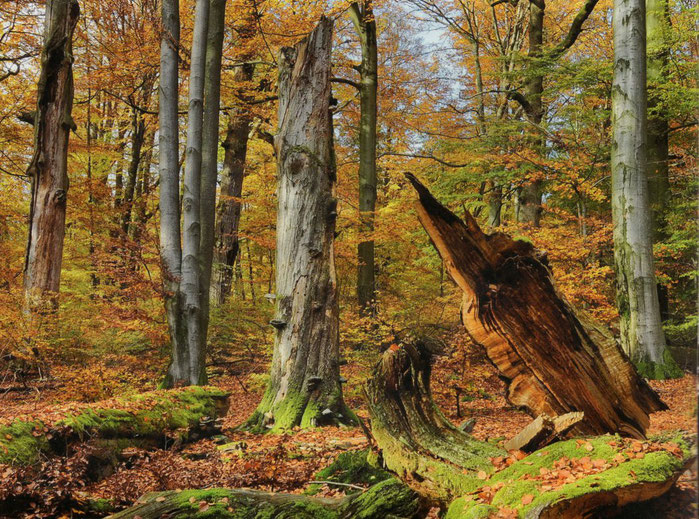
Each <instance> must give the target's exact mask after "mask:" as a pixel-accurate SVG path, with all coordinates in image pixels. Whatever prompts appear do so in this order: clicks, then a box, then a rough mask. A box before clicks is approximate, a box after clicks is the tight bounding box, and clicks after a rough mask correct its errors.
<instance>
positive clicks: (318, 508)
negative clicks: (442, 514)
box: [110, 478, 420, 519]
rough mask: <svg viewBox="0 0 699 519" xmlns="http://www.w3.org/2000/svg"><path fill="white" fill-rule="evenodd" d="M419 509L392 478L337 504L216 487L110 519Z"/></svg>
mask: <svg viewBox="0 0 699 519" xmlns="http://www.w3.org/2000/svg"><path fill="white" fill-rule="evenodd" d="M419 508H420V507H419V499H418V495H417V494H415V493H414V492H413V491H412V490H410V488H408V487H407V486H405V485H404V484H403V483H401V482H400V481H398V480H397V479H395V478H392V479H388V480H386V481H383V482H381V483H378V484H376V485H374V486H373V487H371V488H369V489H368V490H367V491H365V492H361V493H357V494H352V495H350V496H347V497H345V498H340V499H338V498H330V499H329V498H318V497H309V496H303V495H298V494H271V493H267V492H260V491H256V490H242V489H241V490H229V489H222V488H212V489H205V490H184V491H182V492H176V491H169V492H154V493H150V494H146V495H145V496H143V497H142V498H141V499H139V501H138V502H137V503H136V505H135V506H133V507H132V508H129V509H127V510H124V511H122V512H119V513H117V514H114V515H111V516H110V518H111V519H135V518H136V517H140V518H141V519H156V518H160V517H169V518H171V519H205V518H209V519H211V518H216V519H243V518H250V519H252V518H260V519H261V518H264V519H275V518H276V519H282V518H284V519H292V518H293V519H350V518H351V519H376V518H379V517H381V518H394V519H409V518H412V517H415V516H416V514H417V512H418V510H419Z"/></svg>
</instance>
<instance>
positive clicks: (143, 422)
mask: <svg viewBox="0 0 699 519" xmlns="http://www.w3.org/2000/svg"><path fill="white" fill-rule="evenodd" d="M227 410H228V393H226V392H225V391H222V390H220V389H216V388H213V387H187V388H182V389H174V390H170V391H162V390H160V391H152V392H148V393H141V394H138V395H133V396H130V397H127V398H118V399H114V400H113V401H110V402H103V403H100V404H96V405H94V406H91V407H88V408H85V409H82V410H80V411H76V412H71V413H68V414H67V415H66V416H65V417H64V418H62V419H60V420H57V421H55V422H54V423H46V422H45V421H44V420H40V419H32V418H26V419H16V420H14V421H13V422H12V423H10V424H9V425H6V426H4V427H0V463H5V464H9V465H29V464H32V463H34V462H36V461H37V460H38V458H39V456H40V455H42V454H45V455H48V454H61V455H62V454H65V453H66V451H67V449H68V447H69V445H70V444H72V443H76V442H80V441H85V440H87V439H95V438H100V439H132V440H134V441H136V442H138V443H141V444H142V443H143V442H144V441H145V442H151V443H153V444H154V445H159V446H161V447H166V446H172V445H173V444H178V443H181V442H183V441H187V440H191V439H196V438H198V437H202V436H205V435H210V434H215V433H216V432H217V425H216V422H215V419H216V417H221V416H224V415H225V414H226V412H227Z"/></svg>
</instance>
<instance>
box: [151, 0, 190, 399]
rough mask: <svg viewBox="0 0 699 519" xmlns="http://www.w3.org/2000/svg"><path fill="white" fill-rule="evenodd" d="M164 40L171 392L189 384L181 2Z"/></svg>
mask: <svg viewBox="0 0 699 519" xmlns="http://www.w3.org/2000/svg"><path fill="white" fill-rule="evenodd" d="M162 23H163V34H162V40H161V43H160V87H159V89H158V91H159V92H160V107H159V109H158V139H159V154H160V155H159V163H160V170H159V175H160V200H159V203H160V259H161V264H162V266H161V268H162V271H163V274H162V276H163V295H164V299H165V311H166V314H167V321H168V328H169V331H170V343H171V346H172V359H171V364H170V367H169V368H168V375H167V376H166V379H165V381H164V384H165V385H166V386H172V385H174V384H175V383H176V382H178V381H185V380H189V376H188V374H187V373H186V371H187V370H186V368H185V366H186V362H187V361H186V359H187V357H188V352H187V338H186V330H185V327H184V323H183V322H182V320H181V319H180V315H181V311H180V309H181V307H182V305H183V301H182V297H181V294H180V290H179V284H180V279H181V277H182V243H181V238H180V170H179V124H178V114H177V111H178V110H177V100H178V94H179V90H178V76H179V74H178V70H179V57H178V50H179V45H180V7H179V1H178V0H162Z"/></svg>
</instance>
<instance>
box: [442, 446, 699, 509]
mask: <svg viewBox="0 0 699 519" xmlns="http://www.w3.org/2000/svg"><path fill="white" fill-rule="evenodd" d="M690 456H691V454H690V447H689V445H688V444H687V443H686V442H685V441H684V440H683V439H682V437H681V436H680V435H674V436H665V437H658V438H655V439H654V440H652V441H649V442H640V441H637V440H629V439H622V438H620V437H619V436H612V435H605V436H599V437H595V438H590V439H585V440H582V439H574V440H568V441H563V442H558V443H555V444H553V445H550V446H548V447H545V448H544V449H541V450H539V451H537V452H534V453H533V454H531V455H529V456H527V457H526V458H524V459H522V460H520V461H518V462H516V463H514V464H512V465H511V466H509V467H507V468H506V469H504V470H501V471H500V472H497V473H495V474H493V475H492V477H490V479H488V480H487V481H486V482H481V485H480V486H479V488H478V489H476V490H475V491H473V492H471V493H470V494H468V495H466V496H463V497H460V498H459V499H456V500H455V501H454V502H453V503H452V504H451V505H450V507H449V510H448V512H447V516H446V517H447V519H475V518H479V517H488V515H489V514H490V513H492V512H493V511H497V510H500V509H508V510H514V511H516V512H517V514H518V516H519V517H526V516H527V514H528V512H530V511H532V510H534V509H536V510H543V509H545V508H549V507H551V506H554V505H557V504H560V503H562V502H565V501H569V500H574V499H576V498H578V497H581V496H584V495H589V494H595V493H600V492H611V491H616V490H619V489H622V488H625V487H628V486H632V485H637V484H643V483H662V482H665V481H668V480H670V479H671V478H672V477H673V475H674V474H676V472H677V471H678V470H680V469H681V468H682V467H683V465H684V464H685V462H686V461H687V459H688V458H689V457H690Z"/></svg>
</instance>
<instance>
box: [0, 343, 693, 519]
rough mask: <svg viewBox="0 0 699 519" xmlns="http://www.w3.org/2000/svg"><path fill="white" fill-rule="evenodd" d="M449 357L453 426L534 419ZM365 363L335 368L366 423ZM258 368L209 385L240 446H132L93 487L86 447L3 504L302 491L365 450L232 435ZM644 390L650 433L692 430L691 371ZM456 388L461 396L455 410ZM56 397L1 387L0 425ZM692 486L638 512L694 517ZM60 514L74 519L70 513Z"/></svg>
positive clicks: (359, 444) (470, 360)
mask: <svg viewBox="0 0 699 519" xmlns="http://www.w3.org/2000/svg"><path fill="white" fill-rule="evenodd" d="M455 352H456V353H453V354H452V355H448V356H445V357H441V358H440V359H439V360H438V361H437V363H436V365H435V369H434V373H433V378H432V380H433V392H434V397H435V400H436V401H437V403H438V404H439V405H440V407H441V409H442V410H443V412H444V414H445V415H446V416H447V417H448V418H449V419H451V420H452V421H453V422H454V423H455V424H457V425H458V424H459V423H461V422H462V421H463V420H465V419H468V418H475V420H476V424H475V428H474V429H473V435H474V436H475V437H476V438H478V439H480V440H487V439H494V438H501V439H507V438H510V437H512V436H513V435H514V434H516V433H517V432H518V431H519V430H520V429H521V428H522V427H523V426H525V425H526V424H527V423H528V422H529V421H530V420H531V418H530V417H529V416H528V415H526V414H525V413H523V412H521V411H518V410H517V409H515V408H514V407H512V406H510V405H509V404H508V403H507V402H506V401H505V399H504V384H503V383H502V381H500V379H499V378H498V376H497V373H496V371H495V369H494V368H493V367H492V366H491V365H490V364H489V363H488V362H487V360H486V359H485V358H484V357H483V355H482V354H481V353H479V352H477V351H473V350H469V349H468V348H466V349H464V348H459V349H456V350H455ZM355 357H356V358H355ZM367 358H368V356H367V355H364V356H362V355H361V354H358V355H356V356H355V355H351V356H350V359H349V362H348V363H347V364H346V365H344V366H343V367H342V373H343V375H344V376H345V377H346V378H347V379H348V380H349V382H348V383H347V384H346V386H345V388H346V390H345V397H346V400H347V402H348V404H349V405H350V406H351V407H352V408H353V409H357V410H358V414H359V415H360V416H361V417H362V418H364V420H366V419H367V413H366V406H365V405H364V402H363V396H362V393H361V382H362V381H363V380H364V379H365V378H366V377H367V376H368V374H369V373H370V365H371V364H373V360H374V359H375V356H372V362H369V361H368V360H364V359H367ZM265 369H266V368H265V366H264V365H263V364H260V363H257V364H256V365H255V367H254V368H251V369H250V371H249V372H245V370H243V371H242V372H239V373H238V374H236V375H225V374H224V375H221V376H219V377H217V378H214V379H212V380H211V384H212V385H215V386H218V387H220V388H223V389H226V390H228V391H230V393H231V398H230V402H231V407H230V410H229V412H228V414H227V416H226V417H225V420H224V424H223V431H222V432H223V434H224V435H225V436H226V437H227V440H226V441H228V442H241V443H239V444H238V449H236V450H235V451H233V452H229V453H226V452H223V451H221V450H220V449H219V448H218V447H219V445H217V443H215V442H214V441H213V440H211V439H207V440H201V441H198V442H196V443H192V444H188V445H186V446H185V447H184V448H182V449H181V450H169V451H164V450H156V451H146V450H138V449H132V452H129V455H128V459H127V460H126V461H123V462H122V463H121V464H120V465H119V466H118V468H117V469H116V472H114V473H113V474H111V475H108V476H107V477H106V478H104V479H101V480H100V481H97V482H92V481H91V479H94V477H93V476H91V475H90V473H89V470H88V469H87V466H88V460H89V456H90V447H89V445H86V446H83V447H80V448H78V450H77V451H76V453H75V454H74V455H72V456H71V457H69V458H60V459H51V460H46V461H45V462H43V464H42V466H41V467H40V468H39V469H38V472H33V473H32V474H31V477H28V475H29V473H27V472H25V470H28V469H21V470H14V469H11V468H9V467H6V466H5V467H2V466H0V499H2V498H3V497H4V496H8V495H11V494H15V495H17V494H22V493H24V494H29V495H33V496H34V497H33V498H32V499H29V500H28V502H27V503H28V504H27V509H28V512H27V514H26V515H24V517H53V516H61V514H63V513H65V510H66V507H67V506H66V504H67V503H69V502H71V500H72V499H75V498H76V496H87V495H89V496H91V497H101V498H107V499H110V500H112V501H113V502H114V503H115V504H116V505H117V506H118V507H119V508H122V507H126V506H128V505H131V504H133V503H134V502H135V501H136V500H137V499H138V498H139V497H140V496H142V495H143V494H145V493H146V492H151V491H158V490H176V489H185V488H207V487H229V488H237V487H247V488H256V489H261V490H267V491H279V492H292V493H301V492H303V491H304V490H305V489H306V488H307V487H308V484H309V482H311V481H312V479H313V476H314V474H315V473H316V472H317V471H318V470H320V469H322V468H323V467H325V466H327V465H329V464H330V463H331V462H332V461H333V460H334V459H335V458H336V457H337V456H338V455H339V454H340V453H342V452H345V451H348V450H359V449H363V448H367V446H368V440H367V438H366V437H365V435H364V434H363V432H362V430H361V429H360V428H337V427H329V428H323V429H322V430H321V429H318V430H311V431H298V432H295V433H294V434H284V435H252V434H249V433H243V432H237V431H235V430H234V428H235V427H236V426H237V425H239V424H240V423H241V422H242V421H244V420H245V418H246V417H248V416H250V414H251V413H252V412H253V410H254V409H255V407H256V405H257V403H258V402H259V400H260V398H261V396H262V390H263V385H264V384H263V381H264V377H263V373H264V372H265ZM651 385H652V386H653V388H654V389H655V390H656V391H658V393H659V394H660V396H661V398H662V399H663V400H664V401H665V402H666V403H667V404H668V406H669V407H670V409H669V410H668V411H663V412H660V413H656V414H654V415H653V416H652V422H651V430H650V433H651V434H655V433H659V432H662V431H667V430H678V429H681V430H686V431H695V430H696V414H695V413H696V381H695V377H694V376H693V375H690V374H688V375H686V376H685V377H684V378H681V379H678V380H671V381H662V382H652V383H651ZM457 388H458V389H457ZM457 392H458V393H459V395H460V398H459V403H458V408H459V409H458V413H457ZM57 394H58V393H56V392H55V390H44V391H37V392H34V393H30V394H27V393H17V392H8V393H5V394H3V393H2V390H1V388H0V408H1V409H2V414H1V415H0V421H1V422H7V421H10V420H12V419H13V418H14V417H15V416H19V415H33V416H41V417H43V418H44V419H46V417H47V416H48V417H52V416H55V417H57V416H59V415H61V414H63V413H64V412H65V409H66V407H72V405H73V404H71V403H68V402H59V401H57ZM33 470H35V471H36V469H33ZM696 482H697V473H696V470H693V471H687V472H686V473H685V474H683V475H682V476H681V477H680V479H679V481H678V482H677V484H676V485H675V487H674V488H673V489H672V490H671V491H670V492H669V493H667V494H666V495H665V496H663V497H661V498H658V499H656V500H654V501H652V502H650V503H649V504H648V506H647V507H644V510H645V512H647V515H645V514H644V517H648V518H670V519H673V518H674V519H690V518H695V517H697V483H696ZM340 492H341V489H339V488H338V487H329V486H327V485H324V487H323V490H322V492H321V495H325V496H333V495H339V494H340ZM32 507H33V508H32ZM68 508H69V506H68ZM32 510H33V511H32ZM62 516H63V517H71V516H75V517H79V515H71V514H70V513H68V514H67V515H62ZM432 516H434V517H436V513H435V511H433V512H431V513H430V517H432ZM15 517H16V515H15ZM633 517H638V515H634V516H633Z"/></svg>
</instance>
